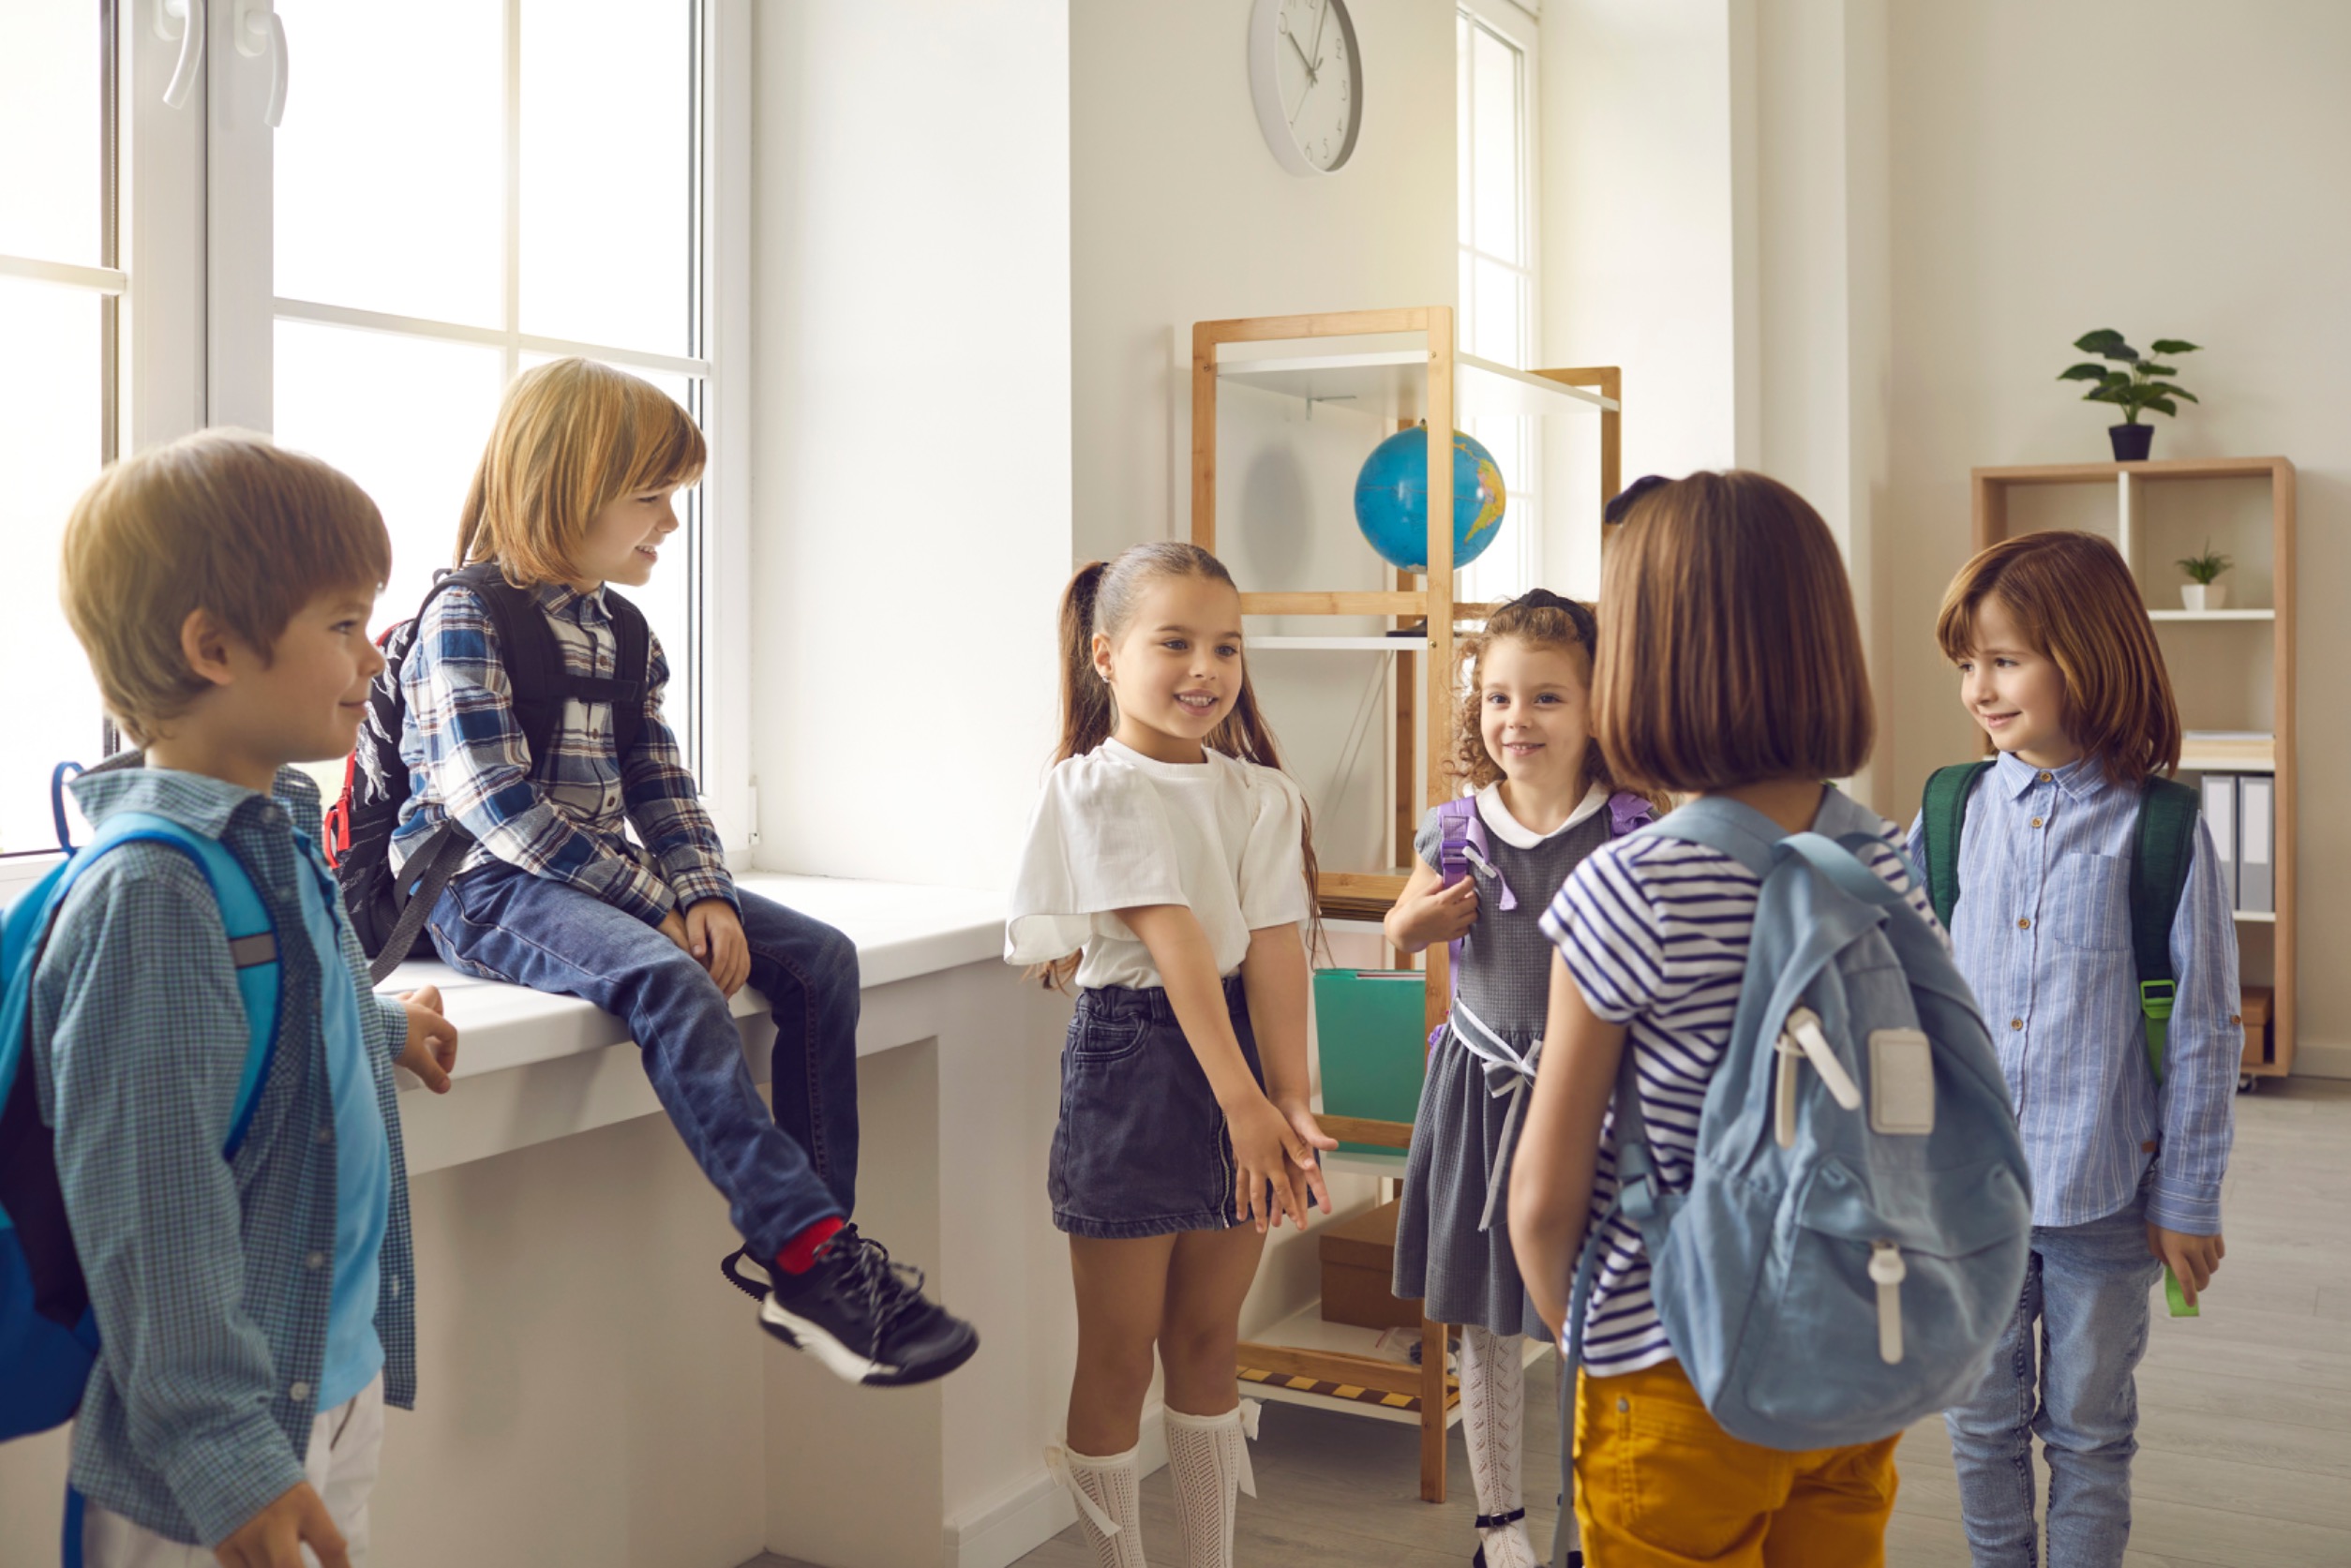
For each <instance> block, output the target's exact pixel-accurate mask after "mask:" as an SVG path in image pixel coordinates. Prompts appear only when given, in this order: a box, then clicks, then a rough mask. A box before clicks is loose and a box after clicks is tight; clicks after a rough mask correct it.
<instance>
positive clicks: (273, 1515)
mask: <svg viewBox="0 0 2351 1568" xmlns="http://www.w3.org/2000/svg"><path fill="white" fill-rule="evenodd" d="M306 1545H307V1546H309V1548H310V1549H311V1550H312V1551H314V1552H316V1553H318V1554H319V1568H351V1558H350V1557H349V1556H348V1555H347V1554H346V1552H345V1550H344V1546H343V1532H342V1531H339V1530H337V1529H336V1528H335V1519H334V1516H331V1515H330V1514H328V1513H327V1511H326V1504H325V1503H323V1502H322V1501H319V1494H318V1493H316V1492H314V1491H312V1490H311V1489H310V1487H309V1485H308V1483H307V1482H306V1483H304V1484H303V1485H302V1486H296V1487H294V1488H293V1489H292V1490H291V1491H286V1492H281V1493H279V1494H278V1496H277V1501H275V1502H273V1503H271V1504H270V1505H269V1506H268V1507H266V1508H264V1509H262V1511H261V1512H260V1513H258V1514H256V1515H254V1516H252V1517H251V1518H249V1519H247V1520H246V1521H245V1523H244V1524H243V1525H241V1526H239V1527H238V1529H237V1531H236V1533H235V1534H233V1535H232V1536H230V1537H229V1538H228V1539H227V1540H225V1541H223V1542H221V1543H220V1545H218V1546H215V1547H214V1548H213V1556H215V1557H216V1558H217V1559H219V1560H220V1568H304V1563H303V1559H302V1548H303V1547H304V1546H306Z"/></svg>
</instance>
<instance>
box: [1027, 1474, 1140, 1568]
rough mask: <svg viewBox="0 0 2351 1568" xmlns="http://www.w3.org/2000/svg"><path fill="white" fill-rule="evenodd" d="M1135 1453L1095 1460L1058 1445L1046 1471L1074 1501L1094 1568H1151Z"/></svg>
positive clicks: (1079, 1526) (1079, 1525) (1080, 1527)
mask: <svg viewBox="0 0 2351 1568" xmlns="http://www.w3.org/2000/svg"><path fill="white" fill-rule="evenodd" d="M1136 1452H1137V1451H1136V1450H1135V1449H1132V1448H1130V1449H1128V1450H1127V1451H1126V1452H1125V1453H1124V1454H1113V1455H1111V1456H1108V1457H1106V1458H1097V1457H1095V1456H1093V1455H1091V1454H1080V1453H1077V1452H1075V1451H1074V1450H1071V1449H1068V1448H1064V1447H1062V1446H1061V1445H1060V1444H1058V1443H1056V1444H1055V1445H1054V1446H1053V1447H1051V1448H1048V1449H1046V1450H1045V1469H1046V1470H1047V1471H1050V1472H1052V1475H1053V1478H1054V1479H1055V1480H1056V1481H1058V1482H1060V1483H1061V1484H1062V1485H1063V1486H1067V1487H1068V1488H1069V1489H1070V1495H1071V1497H1074V1498H1075V1499H1077V1505H1078V1528H1079V1529H1080V1530H1081V1531H1084V1532H1085V1535H1086V1545H1087V1546H1090V1547H1092V1548H1093V1551H1094V1568H1149V1565H1148V1564H1147V1563H1146V1562H1145V1561H1144V1560H1143V1487H1142V1478H1141V1476H1140V1475H1139V1474H1138V1473H1137V1471H1136V1466H1135V1454H1136Z"/></svg>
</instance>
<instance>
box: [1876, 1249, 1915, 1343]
mask: <svg viewBox="0 0 2351 1568" xmlns="http://www.w3.org/2000/svg"><path fill="white" fill-rule="evenodd" d="M1909 1272H1910V1271H1909V1268H1908V1267H1906V1266H1905V1265H1904V1264H1903V1262H1902V1249H1901V1248H1900V1247H1896V1246H1894V1243H1892V1242H1890V1241H1878V1242H1871V1243H1870V1244H1869V1277H1870V1280H1871V1281H1872V1282H1873V1283H1874V1284H1876V1285H1877V1287H1878V1359H1879V1360H1880V1361H1882V1362H1884V1363H1885V1364H1886V1365H1887V1366H1894V1364H1896V1363H1897V1362H1899V1361H1900V1360H1901V1359H1902V1281H1903V1280H1904V1279H1906V1278H1908V1277H1909Z"/></svg>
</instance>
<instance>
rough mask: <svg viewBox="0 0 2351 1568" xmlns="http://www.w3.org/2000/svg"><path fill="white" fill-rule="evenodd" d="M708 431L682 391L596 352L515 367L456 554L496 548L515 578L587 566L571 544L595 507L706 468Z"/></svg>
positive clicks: (563, 575)
mask: <svg viewBox="0 0 2351 1568" xmlns="http://www.w3.org/2000/svg"><path fill="white" fill-rule="evenodd" d="M705 455H706V448H705V447H704V446H703V443H702V432H701V431H700V430H699V429H697V428H696V427H695V424H694V420H693V417H692V416H691V415H689V414H688V413H687V412H686V411H685V410H683V409H681V408H680V407H679V406H678V402H677V399H676V398H674V397H671V396H669V395H668V394H667V393H666V392H664V391H662V390H661V389H660V388H659V387H657V386H655V385H653V384H652V383H651V381H646V380H644V379H643V378H642V377H639V376H632V375H630V374H629V373H628V372H627V371H625V370H615V369H613V368H612V367H611V366H608V365H599V364H598V363H596V362H595V361H594V360H591V359H577V358H574V359H559V360H554V361H551V362H549V363H548V364H546V365H542V366H537V367H536V368H534V369H531V370H526V371H524V372H523V373H522V374H521V375H519V376H517V377H516V378H515V380H514V384H513V385H511V386H509V387H508V388H507V389H506V396H505V398H504V400H503V401H502V402H501V403H500V404H499V406H498V423H497V424H496V425H494V426H491V428H490V439H489V445H488V446H487V448H486V449H485V450H484V451H483V453H482V462H481V466H480V467H479V468H477V469H475V470H473V483H472V485H471V486H470V487H469V488H468V489H467V491H466V495H465V510H464V512H463V513H462V514H461V515H460V518H459V521H458V524H457V564H458V565H459V566H464V565H466V564H468V563H469V562H472V561H476V560H494V561H496V562H498V564H499V566H500V567H501V569H502V571H503V572H504V573H505V576H506V580H507V581H508V582H510V583H513V584H514V585H515V586H516V587H517V588H528V587H530V586H531V585H532V584H533V583H545V582H567V581H569V580H571V579H572V578H575V577H577V576H578V575H579V568H578V566H577V563H576V561H575V560H574V552H576V551H577V549H578V548H579V545H580V542H581V541H582V540H584V539H585V538H587V536H588V525H589V523H590V522H591V521H592V520H593V519H594V518H595V515H596V514H597V513H599V512H601V511H603V510H604V509H605V508H606V506H608V505H610V504H611V503H612V502H613V501H615V500H619V499H620V498H621V497H622V496H626V495H633V494H635V493H636V492H637V491H639V490H656V489H667V488H669V487H671V486H673V485H676V486H683V485H691V484H693V483H694V482H695V481H696V479H698V478H700V477H701V476H702V465H703V462H704V460H705Z"/></svg>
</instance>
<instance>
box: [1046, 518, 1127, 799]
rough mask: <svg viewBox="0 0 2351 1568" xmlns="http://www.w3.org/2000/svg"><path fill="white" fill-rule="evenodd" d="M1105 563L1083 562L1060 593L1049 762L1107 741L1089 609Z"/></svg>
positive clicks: (1110, 719)
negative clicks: (1056, 740) (1056, 738)
mask: <svg viewBox="0 0 2351 1568" xmlns="http://www.w3.org/2000/svg"><path fill="white" fill-rule="evenodd" d="M1108 570H1109V563H1108V562H1106V561H1100V560H1089V561H1087V562H1086V564H1085V565H1083V566H1081V567H1079V568H1078V569H1077V575H1075V576H1073V577H1071V579H1070V586H1069V587H1068V588H1065V589H1063V590H1061V743H1060V744H1059V745H1057V746H1056V747H1055V748H1054V753H1053V760H1054V761H1056V762H1067V761H1068V760H1069V759H1070V758H1071V757H1073V756H1084V755H1085V754H1086V753H1088V752H1090V751H1092V750H1093V749H1094V748H1095V747H1097V746H1099V745H1101V743H1102V742H1103V741H1105V740H1107V739H1110V732H1111V730H1112V728H1113V727H1114V724H1115V720H1116V716H1115V715H1114V714H1113V712H1112V710H1111V703H1110V682H1109V681H1107V680H1104V679H1102V676H1101V671H1100V670H1098V669H1096V668H1095V667H1094V605H1095V602H1096V600H1097V598H1098V597H1099V596H1100V595H1101V588H1102V574H1103V573H1104V572H1106V571H1108Z"/></svg>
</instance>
